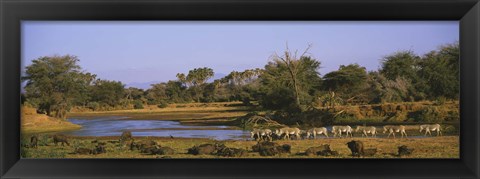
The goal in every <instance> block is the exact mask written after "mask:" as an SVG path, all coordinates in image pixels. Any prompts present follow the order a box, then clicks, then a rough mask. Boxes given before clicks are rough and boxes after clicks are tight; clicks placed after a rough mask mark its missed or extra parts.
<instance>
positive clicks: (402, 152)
mask: <svg viewBox="0 0 480 179" xmlns="http://www.w3.org/2000/svg"><path fill="white" fill-rule="evenodd" d="M413 150H414V149H412V148H408V147H407V146H406V145H402V146H400V147H398V156H404V155H410V154H412V153H413Z"/></svg>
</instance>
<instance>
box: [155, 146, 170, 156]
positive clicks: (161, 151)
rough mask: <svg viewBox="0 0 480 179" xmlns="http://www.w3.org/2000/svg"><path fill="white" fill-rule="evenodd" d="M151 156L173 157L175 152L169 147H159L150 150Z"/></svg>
mask: <svg viewBox="0 0 480 179" xmlns="http://www.w3.org/2000/svg"><path fill="white" fill-rule="evenodd" d="M151 154H152V155H173V154H175V150H173V149H172V148H170V147H159V148H158V149H157V148H156V149H153V150H151Z"/></svg>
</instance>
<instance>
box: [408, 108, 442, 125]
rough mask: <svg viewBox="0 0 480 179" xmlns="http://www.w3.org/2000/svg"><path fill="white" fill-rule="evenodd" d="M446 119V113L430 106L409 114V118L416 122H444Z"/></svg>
mask: <svg viewBox="0 0 480 179" xmlns="http://www.w3.org/2000/svg"><path fill="white" fill-rule="evenodd" d="M446 117H447V115H446V111H443V110H440V109H439V108H438V107H437V106H428V107H426V108H424V109H422V110H419V111H415V112H411V113H409V114H408V118H413V119H414V121H415V122H442V121H444V120H445V118H446Z"/></svg>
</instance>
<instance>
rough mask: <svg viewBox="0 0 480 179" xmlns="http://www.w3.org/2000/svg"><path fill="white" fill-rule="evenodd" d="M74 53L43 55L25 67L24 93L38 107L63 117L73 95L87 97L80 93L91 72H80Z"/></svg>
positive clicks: (51, 114)
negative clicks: (72, 54)
mask: <svg viewBox="0 0 480 179" xmlns="http://www.w3.org/2000/svg"><path fill="white" fill-rule="evenodd" d="M78 62H79V59H78V58H77V57H76V56H71V55H65V56H50V57H48V56H45V57H40V58H38V59H35V60H33V61H32V64H31V65H29V66H27V67H26V71H25V76H24V77H23V78H22V80H23V81H26V82H27V83H26V86H25V95H26V96H27V98H28V99H30V100H31V101H33V102H34V103H35V104H36V105H37V107H38V109H39V110H40V111H44V112H46V113H47V115H49V116H53V117H57V118H61V119H65V118H66V112H67V111H68V110H69V109H70V108H71V106H72V105H73V103H74V102H75V99H81V100H79V101H81V102H84V101H87V100H88V99H86V98H87V97H85V96H84V92H85V91H86V89H87V87H88V85H89V84H90V83H91V81H92V80H93V79H94V78H95V76H94V75H91V74H89V73H86V74H85V73H83V72H82V69H81V67H80V66H79V65H78V64H77V63H78Z"/></svg>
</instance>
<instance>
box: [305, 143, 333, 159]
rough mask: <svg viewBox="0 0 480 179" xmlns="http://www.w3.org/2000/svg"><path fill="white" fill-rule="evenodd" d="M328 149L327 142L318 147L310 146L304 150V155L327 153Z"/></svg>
mask: <svg viewBox="0 0 480 179" xmlns="http://www.w3.org/2000/svg"><path fill="white" fill-rule="evenodd" d="M329 151H331V150H330V145H329V144H324V145H321V146H318V147H310V148H308V149H307V150H306V151H305V155H307V156H315V155H320V154H322V155H328V154H329V153H331V152H329Z"/></svg>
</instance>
